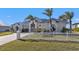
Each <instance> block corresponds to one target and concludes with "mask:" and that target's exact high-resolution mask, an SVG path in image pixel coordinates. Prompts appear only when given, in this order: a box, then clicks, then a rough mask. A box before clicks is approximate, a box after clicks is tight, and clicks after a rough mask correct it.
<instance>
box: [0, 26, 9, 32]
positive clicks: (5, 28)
mask: <svg viewBox="0 0 79 59" xmlns="http://www.w3.org/2000/svg"><path fill="white" fill-rule="evenodd" d="M9 29H10V27H9V26H0V32H3V31H9Z"/></svg>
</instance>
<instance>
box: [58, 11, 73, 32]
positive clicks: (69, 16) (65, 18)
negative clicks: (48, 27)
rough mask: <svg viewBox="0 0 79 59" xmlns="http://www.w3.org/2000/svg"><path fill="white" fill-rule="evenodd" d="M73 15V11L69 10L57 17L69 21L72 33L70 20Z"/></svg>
mask: <svg viewBox="0 0 79 59" xmlns="http://www.w3.org/2000/svg"><path fill="white" fill-rule="evenodd" d="M73 16H74V13H73V12H69V11H68V12H65V14H64V15H61V16H59V19H61V20H67V21H69V24H70V33H72V21H71V20H72V18H73Z"/></svg>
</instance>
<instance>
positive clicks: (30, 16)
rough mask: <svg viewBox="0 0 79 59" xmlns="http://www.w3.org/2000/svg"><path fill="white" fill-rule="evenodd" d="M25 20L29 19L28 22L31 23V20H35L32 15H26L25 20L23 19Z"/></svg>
mask: <svg viewBox="0 0 79 59" xmlns="http://www.w3.org/2000/svg"><path fill="white" fill-rule="evenodd" d="M26 19H29V21H32V20H34V19H35V17H34V16H32V15H28V16H27V17H26V18H25V20H26Z"/></svg>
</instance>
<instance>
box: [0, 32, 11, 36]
mask: <svg viewBox="0 0 79 59" xmlns="http://www.w3.org/2000/svg"><path fill="white" fill-rule="evenodd" d="M9 34H12V32H0V36H4V35H9Z"/></svg>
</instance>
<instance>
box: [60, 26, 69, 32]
mask: <svg viewBox="0 0 79 59" xmlns="http://www.w3.org/2000/svg"><path fill="white" fill-rule="evenodd" d="M67 31H69V29H68V28H65V27H63V29H62V30H61V32H67Z"/></svg>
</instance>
